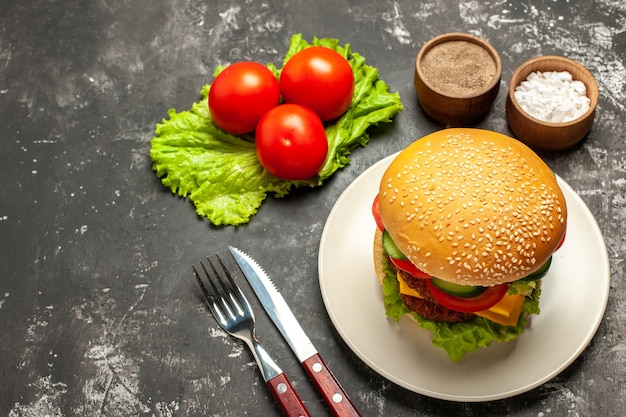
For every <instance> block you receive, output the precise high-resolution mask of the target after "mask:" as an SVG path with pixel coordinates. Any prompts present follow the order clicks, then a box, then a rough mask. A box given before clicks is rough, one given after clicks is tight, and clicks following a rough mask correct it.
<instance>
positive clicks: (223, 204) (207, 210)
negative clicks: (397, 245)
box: [150, 34, 402, 226]
mask: <svg viewBox="0 0 626 417" xmlns="http://www.w3.org/2000/svg"><path fill="white" fill-rule="evenodd" d="M312 45H323V46H326V47H329V48H332V49H334V50H336V51H337V52H338V53H340V54H341V55H342V56H344V57H345V58H346V59H347V60H348V62H349V63H350V65H351V66H352V69H353V72H354V74H355V93H354V98H353V100H352V103H351V105H350V108H349V109H348V110H347V111H346V113H345V114H344V115H343V116H341V117H340V118H339V119H338V120H337V121H335V122H334V123H332V124H328V125H327V126H326V135H327V136H328V143H329V151H328V156H327V158H326V161H325V162H324V165H323V166H322V168H321V169H320V171H319V173H318V174H317V175H316V176H314V177H312V178H309V179H307V180H301V181H286V180H281V179H279V178H276V177H274V176H272V175H271V174H269V173H268V172H267V171H265V170H264V169H263V167H262V166H261V165H260V163H259V161H258V159H257V157H256V152H255V148H254V138H253V137H252V136H249V135H241V136H234V135H231V134H228V133H226V132H224V131H223V130H221V129H220V128H218V127H217V126H216V125H215V123H214V122H213V120H212V119H211V116H210V114H209V109H208V102H207V97H208V93H209V89H210V86H209V85H205V86H204V87H203V88H202V90H201V92H200V93H201V96H202V99H201V100H200V101H199V102H197V103H194V104H193V105H192V107H191V109H190V110H187V111H182V112H177V111H176V110H175V109H170V110H169V111H168V118H166V119H163V120H162V122H161V123H158V124H157V125H156V129H155V134H154V137H153V138H152V141H151V149H150V158H151V159H152V168H153V170H154V171H155V172H156V175H157V176H158V177H159V178H160V179H161V182H162V183H163V185H164V186H166V187H168V188H169V189H170V190H171V191H172V192H173V193H175V194H178V195H179V196H181V197H189V199H190V200H191V201H192V202H193V204H194V205H195V208H196V212H197V213H198V215H200V216H203V217H207V218H208V219H209V220H210V221H211V222H212V223H213V224H215V225H235V226H236V225H240V224H243V223H246V222H248V221H249V220H250V218H251V217H252V216H253V215H254V214H255V213H256V212H257V209H258V208H259V207H260V206H261V204H262V202H263V200H264V199H265V198H266V197H267V195H268V193H272V194H273V195H274V196H275V197H284V196H285V195H287V194H288V193H289V191H290V190H291V189H292V188H293V187H304V186H308V187H317V186H321V185H322V184H323V183H324V181H325V180H326V179H328V178H329V177H330V176H331V175H333V174H334V173H335V172H336V171H337V170H338V169H340V168H343V167H344V166H346V165H347V164H348V163H349V162H350V158H349V154H350V152H351V151H352V150H353V149H354V148H356V147H358V146H363V147H364V146H366V144H367V142H368V141H369V135H368V134H367V129H368V128H369V127H371V126H376V125H378V124H379V123H386V122H390V121H391V120H392V118H393V117H394V116H395V115H396V114H397V113H398V112H400V111H402V103H401V101H400V95H399V94H398V93H397V92H396V93H391V92H390V91H389V86H388V85H387V84H386V83H385V82H384V81H382V80H380V79H379V75H378V71H377V70H376V68H373V67H371V66H368V65H366V64H365V58H363V56H361V55H360V54H358V53H356V52H352V51H351V49H350V45H348V44H346V45H345V46H340V45H339V42H338V40H337V39H330V38H322V39H318V38H314V39H313V41H312V43H311V44H309V43H308V42H306V41H305V40H304V39H303V38H302V36H301V35H299V34H298V35H294V36H292V38H291V42H290V45H289V49H288V50H287V53H286V55H285V59H284V61H283V65H284V63H285V62H287V60H288V59H289V58H290V57H291V56H292V55H293V54H295V53H296V52H298V51H300V50H302V49H304V48H306V47H308V46H312ZM268 68H270V70H272V72H273V73H274V74H275V75H276V76H277V77H278V76H279V75H280V70H279V69H278V68H276V67H275V66H274V65H272V64H268ZM222 69H223V67H222V68H218V69H217V70H216V74H217V73H219V71H221V70H222Z"/></svg>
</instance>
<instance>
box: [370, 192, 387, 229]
mask: <svg viewBox="0 0 626 417" xmlns="http://www.w3.org/2000/svg"><path fill="white" fill-rule="evenodd" d="M372 215H373V216H374V221H376V227H378V230H380V231H381V232H382V231H383V230H385V225H384V224H383V218H382V217H381V216H380V207H379V206H378V194H376V197H374V202H373V203H372Z"/></svg>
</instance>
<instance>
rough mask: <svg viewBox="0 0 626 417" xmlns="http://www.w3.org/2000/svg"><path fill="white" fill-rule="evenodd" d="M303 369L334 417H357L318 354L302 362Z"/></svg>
mask: <svg viewBox="0 0 626 417" xmlns="http://www.w3.org/2000/svg"><path fill="white" fill-rule="evenodd" d="M302 365H303V366H304V369H305V370H306V372H307V374H309V377H310V378H311V379H312V380H313V382H314V383H315V387H316V388H317V390H318V391H319V392H320V393H322V395H323V396H324V400H325V401H326V404H328V406H329V407H330V409H331V411H332V412H333V415H334V416H335V417H358V416H360V414H359V412H358V411H357V410H356V408H355V407H354V404H352V401H351V400H350V398H349V397H348V394H346V392H345V391H344V390H343V388H341V385H339V382H337V378H335V376H334V375H333V374H332V372H330V369H328V366H326V364H325V363H324V361H323V360H322V357H321V356H320V355H319V353H316V354H315V355H313V356H311V357H310V358H308V359H306V360H305V361H304V362H302Z"/></svg>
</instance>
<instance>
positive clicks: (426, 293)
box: [389, 262, 476, 323]
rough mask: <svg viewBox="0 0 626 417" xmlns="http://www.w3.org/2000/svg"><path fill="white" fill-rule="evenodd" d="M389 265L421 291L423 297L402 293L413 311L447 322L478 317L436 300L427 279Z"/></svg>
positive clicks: (401, 295) (409, 284)
mask: <svg viewBox="0 0 626 417" xmlns="http://www.w3.org/2000/svg"><path fill="white" fill-rule="evenodd" d="M389 265H390V266H391V268H392V269H394V271H395V272H396V273H398V271H399V272H400V274H401V276H402V279H403V280H404V282H406V284H407V285H408V286H409V287H410V288H412V289H414V290H416V291H417V292H419V293H420V295H421V296H422V298H418V297H413V296H410V295H405V294H400V297H402V301H403V302H404V304H406V306H407V307H408V308H409V309H411V310H412V311H414V312H416V313H417V314H419V315H420V316H422V317H424V318H427V319H431V320H434V321H440V322H445V323H458V322H460V321H465V320H469V319H472V318H474V317H476V315H475V314H474V313H461V312H458V311H454V310H450V309H448V308H445V307H444V306H442V305H441V304H439V303H438V302H436V301H435V297H434V296H433V294H432V293H431V292H430V288H428V284H427V283H426V280H425V279H422V278H415V277H414V276H413V275H411V274H409V273H407V272H405V271H402V270H399V269H398V268H396V266H395V265H393V263H391V262H389Z"/></svg>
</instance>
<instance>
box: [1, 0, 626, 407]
mask: <svg viewBox="0 0 626 417" xmlns="http://www.w3.org/2000/svg"><path fill="white" fill-rule="evenodd" d="M450 31H463V32H470V33H473V34H475V35H478V36H481V37H483V38H485V39H487V40H488V41H490V42H491V43H492V44H493V45H494V46H495V47H496V49H497V50H498V51H499V52H500V54H501V58H502V62H503V81H502V86H501V90H500V94H499V96H498V99H497V101H496V103H495V104H494V108H493V110H492V112H491V113H490V114H489V116H488V117H487V118H486V119H485V120H484V121H483V122H482V123H481V124H480V127H483V128H487V129H492V130H496V131H500V132H503V133H510V131H509V130H508V126H507V124H506V119H505V115H504V98H505V95H506V90H507V88H506V87H507V86H506V83H507V82H508V78H509V77H510V74H511V73H512V72H513V70H514V69H515V67H516V66H517V65H519V64H520V63H522V62H523V61H525V60H526V59H528V58H530V57H533V56H536V55H540V54H559V55H566V56H568V57H571V58H574V59H576V60H578V61H579V62H581V63H583V64H584V65H586V66H587V68H589V69H590V70H591V72H592V73H593V74H594V75H595V77H596V80H597V82H598V84H599V88H600V103H599V106H598V111H597V116H596V120H595V124H594V127H593V129H592V132H591V133H590V135H589V136H588V137H587V138H586V139H585V140H584V141H583V142H582V143H581V144H580V145H579V146H576V147H575V148H573V149H570V150H567V151H564V152H558V153H543V154H541V155H542V156H543V157H544V158H545V160H546V161H547V162H548V164H549V165H550V166H551V167H552V168H553V169H554V170H555V171H556V172H557V173H558V174H559V175H560V176H561V177H562V178H564V179H565V180H566V181H567V182H568V183H569V184H570V185H571V186H572V187H573V188H574V189H575V190H576V192H577V193H578V194H579V195H580V196H581V197H582V199H583V200H584V201H585V202H586V203H587V205H588V206H589V208H590V210H591V211H592V213H593V214H594V216H595V217H596V219H597V221H598V224H599V226H600V228H601V230H602V233H603V234H604V237H605V240H606V244H607V249H608V257H609V261H610V267H611V293H610V297H609V302H608V306H607V311H606V316H605V318H604V320H603V321H602V323H601V325H600V328H599V330H598V333H597V334H596V337H595V338H594V339H593V341H592V343H591V345H590V346H589V347H588V349H587V350H586V351H585V352H584V353H583V354H582V356H581V357H580V358H579V359H578V360H576V361H575V362H574V364H573V365H572V366H570V367H569V368H568V369H567V370H566V371H565V372H563V373H562V374H560V375H559V376H557V377H556V378H554V379H553V380H552V381H550V382H548V383H546V384H545V385H543V386H541V387H539V388H537V389H534V390H532V391H530V392H528V393H526V394H523V395H520V396H518V397H515V398H511V399H507V400H502V401H495V402H490V403H484V404H458V403H449V402H444V401H439V400H435V399H431V398H428V397H424V396H421V395H418V394H414V393H412V392H409V391H407V390H405V389H402V388H400V387H398V386H396V385H394V384H393V383H390V382H389V381H387V380H385V379H384V378H382V377H380V376H379V375H378V374H376V373H375V372H373V371H371V370H370V369H368V368H367V367H366V366H364V365H363V363H362V362H361V361H360V360H359V359H358V358H357V357H356V356H355V355H354V354H353V353H352V352H351V351H350V350H349V349H348V348H347V347H346V345H345V344H344V343H343V342H342V340H341V339H340V337H339V336H338V334H337V333H336V332H335V331H334V329H333V328H332V325H331V323H330V321H329V319H328V316H327V315H326V312H325V309H324V305H323V302H322V300H321V297H320V293H319V285H318V282H317V250H318V246H319V240H320V236H321V233H322V229H323V227H324V222H325V220H326V217H327V215H328V213H329V211H330V209H331V207H332V205H333V204H334V202H335V200H336V199H337V197H338V196H339V195H340V194H341V192H342V191H343V190H344V189H345V188H346V186H347V185H348V184H350V183H351V182H352V181H353V180H354V179H355V178H356V177H357V176H358V175H359V174H360V173H361V172H362V171H363V170H365V169H366V168H367V167H368V166H370V165H371V164H373V163H374V162H376V161H377V160H379V159H381V158H382V157H384V156H386V155H389V154H391V153H393V152H396V151H398V150H401V149H402V148H404V147H405V146H406V145H407V144H409V143H410V142H411V141H413V140H414V139H416V138H418V137H420V136H423V135H425V134H427V133H430V132H432V131H434V130H437V129H440V128H441V127H442V126H440V125H438V124H437V123H435V122H433V121H432V120H429V119H428V118H426V117H425V116H424V115H423V113H422V112H421V110H420V109H419V106H418V104H417V102H416V99H415V94H414V91H413V85H412V65H413V61H414V59H415V56H416V54H417V51H418V50H419V48H420V47H421V45H422V44H423V43H425V42H426V41H427V40H428V39H430V38H431V37H433V36H435V35H438V34H440V33H444V32H450ZM298 32H301V33H303V35H304V37H305V38H306V39H311V38H312V37H313V36H319V37H336V38H338V39H340V41H341V42H342V43H350V44H351V45H352V48H353V50H354V51H357V52H359V53H361V54H362V55H364V56H365V57H366V59H367V62H368V64H370V65H373V66H376V67H377V68H378V69H379V71H380V75H381V78H383V79H384V80H385V81H387V82H388V83H389V84H390V85H391V88H392V90H394V91H399V92H400V94H401V96H402V100H403V103H404V106H405V109H404V112H403V113H402V114H401V115H399V116H398V117H397V118H396V120H395V122H394V124H393V125H392V126H384V127H381V128H379V129H374V130H373V131H371V141H370V144H369V145H368V146H367V148H365V149H359V150H357V151H355V152H354V154H353V162H352V164H351V165H349V166H348V167H347V168H345V169H344V170H342V171H341V172H339V173H338V174H337V175H335V177H334V178H333V179H332V180H331V181H329V182H328V183H327V184H326V185H325V186H324V187H322V188H321V189H316V190H314V191H299V192H295V193H293V195H292V196H291V197H289V198H287V199H283V200H275V199H272V198H270V199H268V201H267V202H266V203H264V205H263V206H262V208H261V210H260V211H259V213H258V214H257V215H256V216H255V217H253V219H252V221H251V222H250V223H249V224H248V225H245V226H241V227H239V228H213V227H211V226H209V225H207V223H206V221H204V220H202V219H199V218H197V216H196V215H195V213H194V210H193V207H192V205H191V203H189V202H188V201H184V200H182V199H180V198H177V197H174V196H173V195H171V193H169V192H168V191H166V190H164V189H163V188H162V187H161V185H160V182H159V181H158V179H157V178H156V176H155V175H154V174H153V172H152V171H151V166H150V160H149V157H148V152H149V148H150V139H151V137H152V134H153V132H154V125H155V123H156V122H158V121H160V120H161V119H162V118H163V117H165V115H166V112H167V109H169V108H172V107H174V108H176V109H179V110H183V109H187V108H189V107H190V105H191V103H193V102H194V101H196V100H198V98H199V94H198V91H199V89H200V88H201V86H202V85H203V84H205V83H208V82H210V81H211V75H212V73H213V70H214V69H215V67H217V66H218V65H222V64H228V63H231V62H234V61H238V60H255V61H259V62H274V63H276V64H278V63H280V61H281V57H282V55H283V54H284V52H285V51H286V47H287V45H288V41H289V38H290V36H291V35H292V34H293V33H298ZM625 65H626V3H625V2H623V1H622V0H597V1H593V2H590V1H587V0H567V1H566V0H520V1H517V0H516V1H501V0H494V1H477V0H470V1H445V0H429V1H420V2H416V1H412V0H397V1H374V0H366V1H357V0H332V1H331V0H318V1H315V2H311V1H304V0H294V1H280V0H265V1H263V2H254V1H251V0H215V1H211V2H208V1H201V0H171V1H164V2H152V1H146V0H136V1H121V0H93V1H80V0H73V1H71V0H57V1H54V0H32V1H28V2H23V1H15V0H3V1H2V2H1V3H0V141H1V142H0V143H1V145H0V178H1V179H2V186H1V187H0V415H7V416H11V417H17V416H23V417H35V416H74V415H83V416H130V415H133V416H137V415H150V416H195V415H205V416H241V415H263V416H268V415H279V411H278V409H277V407H276V406H275V405H274V404H273V402H272V401H271V399H270V398H269V394H268V392H267V390H266V389H265V387H264V385H263V382H262V380H261V378H260V375H259V373H258V371H257V369H256V367H255V364H254V363H253V361H252V358H251V356H250V354H249V353H248V352H247V351H246V350H245V349H244V348H243V347H242V345H241V343H240V342H239V341H237V340H234V339H232V338H230V337H229V336H227V335H226V334H225V333H224V332H222V331H221V330H219V329H218V328H217V326H216V325H215V324H214V323H213V321H212V318H211V317H210V315H209V314H208V313H207V311H206V309H205V307H204V305H203V304H202V302H201V300H200V298H199V297H198V294H197V291H196V288H195V287H194V286H195V284H194V283H193V281H192V279H191V276H190V273H189V265H191V264H192V263H194V262H195V261H196V260H197V259H200V258H201V257H203V256H205V255H206V254H207V253H208V252H210V251H215V250H219V249H220V247H221V245H223V244H224V242H229V243H232V244H234V245H236V246H241V247H245V248H248V249H249V251H250V252H253V253H257V254H262V255H263V257H264V259H268V260H269V259H271V263H272V266H271V269H272V271H274V272H275V277H276V281H278V282H277V283H278V284H285V283H288V284H289V285H284V287H285V290H284V291H285V293H284V296H285V298H286V299H288V300H290V301H291V302H292V304H293V305H292V307H293V309H294V311H295V313H296V315H297V316H299V317H302V318H303V325H304V327H305V328H306V329H307V330H309V333H310V337H311V339H312V340H313V342H314V343H315V345H316V346H317V347H318V349H320V351H321V352H322V354H323V356H325V358H326V361H327V362H328V364H329V365H330V367H331V368H332V369H333V371H334V372H335V374H336V375H337V376H338V377H339V379H340V380H341V382H342V383H343V385H344V387H345V388H346V390H347V391H348V393H350V395H351V397H352V398H353V400H354V401H355V403H356V405H357V407H358V408H359V409H360V410H361V411H362V413H363V415H367V416H379V415H385V416H398V415H411V416H451V415H459V416H476V417H478V416H485V415H499V416H524V417H547V416H589V415H602V416H623V415H625V414H626V405H625V404H624V402H623V400H622V399H623V398H624V397H625V396H626V388H625V387H626V377H625V376H626V375H625V371H624V369H626V345H625V344H624V337H625V336H626V324H625V323H626V313H625V312H626V308H625V306H624V302H623V300H622V294H623V293H624V291H626V283H625V263H624V258H625V257H626V237H625V236H626V228H625V226H624V225H625V224H626V197H625V195H626V194H625V190H626V141H625V139H624V130H625V127H626V116H625V106H626V88H625V83H626V70H625ZM347 261H348V260H347ZM599 278H601V277H589V279H599ZM287 280H289V281H287ZM572 308H574V309H584V308H585V306H584V305H573V306H572ZM257 315H259V314H257ZM259 331H260V332H262V334H266V335H271V334H273V335H277V333H276V332H275V330H274V329H273V328H272V327H271V325H270V323H269V322H268V321H267V320H265V319H264V318H263V317H261V318H260V319H259ZM264 340H265V342H266V344H267V345H268V347H269V348H270V350H271V351H273V352H276V355H278V356H279V357H281V358H284V359H283V360H282V365H283V368H284V369H285V370H286V371H287V372H288V373H289V374H290V375H292V376H294V378H295V379H296V380H297V381H296V384H295V385H296V388H297V389H298V391H299V392H300V394H301V396H302V397H303V399H304V401H305V402H306V404H307V406H308V407H309V409H310V410H311V411H312V413H313V414H314V415H328V412H327V410H326V409H325V408H324V406H323V405H322V404H321V402H320V400H319V397H318V396H317V394H316V393H315V392H314V391H313V390H312V388H311V385H310V384H309V383H308V382H306V379H305V377H304V374H303V372H302V370H301V369H300V368H299V367H298V365H297V364H296V363H294V362H295V361H293V360H292V358H293V356H292V355H291V353H290V352H289V351H288V350H287V347H286V346H285V344H284V342H283V341H282V340H280V339H278V338H277V337H266V338H265V339H264ZM550 348H554V349H558V346H554V347H550ZM528 366H533V364H528Z"/></svg>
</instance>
